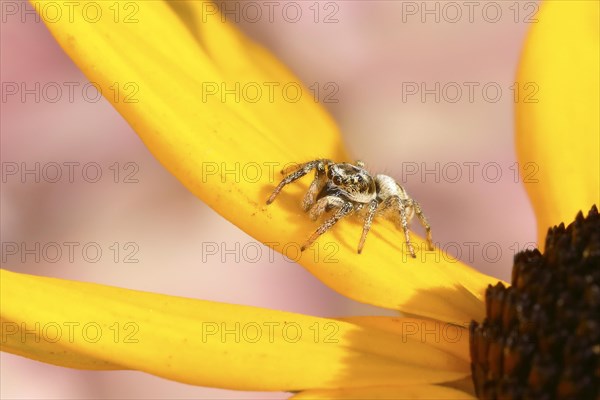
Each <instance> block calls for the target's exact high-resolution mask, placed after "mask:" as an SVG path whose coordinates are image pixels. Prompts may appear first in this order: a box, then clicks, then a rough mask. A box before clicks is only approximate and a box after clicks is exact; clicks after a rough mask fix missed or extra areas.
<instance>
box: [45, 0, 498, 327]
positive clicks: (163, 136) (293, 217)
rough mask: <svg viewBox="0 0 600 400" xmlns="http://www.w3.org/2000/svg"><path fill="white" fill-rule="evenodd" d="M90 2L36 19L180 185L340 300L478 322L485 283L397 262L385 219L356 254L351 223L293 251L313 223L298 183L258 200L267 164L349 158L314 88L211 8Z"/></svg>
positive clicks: (450, 269) (268, 175)
mask: <svg viewBox="0 0 600 400" xmlns="http://www.w3.org/2000/svg"><path fill="white" fill-rule="evenodd" d="M45 3H47V2H46V1H35V2H33V4H34V6H36V7H43V6H44V4H45ZM84 3H85V2H84ZM92 3H94V7H102V11H101V15H104V16H105V18H101V19H100V20H99V21H97V22H95V23H90V22H88V21H86V20H84V19H81V17H79V15H78V14H77V15H75V16H74V20H73V21H68V20H66V19H61V20H60V21H58V22H50V21H47V25H48V28H49V29H50V30H51V32H52V33H53V34H54V36H55V37H56V39H57V40H58V42H59V43H60V44H61V46H62V47H63V48H64V50H65V51H66V52H67V53H68V54H69V55H70V56H71V58H73V60H74V61H75V62H76V63H77V64H78V65H79V67H80V68H81V69H82V70H83V72H84V73H85V74H86V75H87V76H88V77H89V78H90V80H92V81H94V82H96V83H97V84H98V85H99V87H100V88H102V90H103V92H104V93H105V94H107V98H108V99H109V100H110V101H111V102H112V103H113V105H114V106H115V108H116V109H117V110H118V111H119V112H120V113H121V114H122V115H123V116H124V118H125V119H126V120H127V121H128V122H129V123H130V124H131V126H132V127H133V128H134V129H135V131H136V132H137V133H138V134H139V135H140V137H141V138H142V140H143V141H144V142H145V144H146V145H147V146H148V148H149V149H150V151H151V152H152V153H153V154H154V155H155V156H156V157H157V158H158V159H159V160H160V161H161V163H163V165H164V166H165V167H166V168H167V169H168V170H169V171H170V172H172V173H173V174H174V175H175V176H176V177H177V178H178V179H179V180H180V181H181V182H182V183H183V184H184V185H185V186H186V187H187V188H188V189H189V190H190V191H192V192H193V193H194V194H196V195H197V196H198V197H199V198H200V199H202V200H203V201H205V202H206V203H207V204H208V205H209V206H211V207H212V208H213V209H215V210H216V211H217V212H219V213H220V214H221V215H223V216H224V217H225V218H227V219H228V220H229V221H231V222H232V223H234V224H235V225H237V226H238V227H240V228H241V229H243V230H244V231H245V232H247V233H248V234H250V235H252V236H254V237H255V238H257V239H258V240H260V241H262V242H263V243H266V244H267V245H268V246H269V247H271V248H272V249H273V250H275V251H280V252H283V253H285V254H286V255H287V256H289V257H290V258H292V259H294V260H297V261H298V262H299V263H300V264H302V265H303V266H305V267H306V268H308V269H309V270H310V271H311V272H312V273H313V274H314V275H316V276H317V277H318V278H319V279H320V280H322V281H323V282H324V283H326V284H327V285H329V286H330V287H332V288H333V289H335V290H337V291H339V292H340V293H342V294H344V295H346V296H349V297H351V298H353V299H356V300H358V301H362V302H366V303H371V304H375V305H378V306H382V307H388V308H393V309H399V310H403V311H406V312H409V313H412V314H421V315H425V316H429V317H432V318H436V319H446V320H448V321H453V322H454V321H459V322H460V323H463V322H465V321H470V320H471V319H481V317H482V316H483V305H482V304H483V302H482V299H483V295H484V291H485V288H486V287H487V285H488V284H490V283H491V284H494V283H495V282H496V279H493V278H491V277H488V276H486V275H483V274H480V273H478V272H476V271H475V270H473V269H471V268H469V267H467V266H465V265H463V264H461V263H460V262H457V261H456V260H454V259H452V258H451V257H449V256H447V255H445V254H441V253H440V252H439V251H436V252H431V253H429V252H425V251H422V252H419V255H418V258H417V259H412V258H410V257H408V256H407V255H406V253H405V252H404V250H403V245H402V243H403V235H402V234H401V233H400V232H399V231H398V230H397V229H395V228H394V227H393V226H392V225H391V224H390V223H387V222H386V223H379V222H378V223H376V224H375V225H376V226H375V227H374V229H373V231H372V232H371V233H370V236H369V239H368V240H367V243H366V247H365V250H364V252H363V254H362V255H358V254H357V252H356V248H357V243H358V239H359V237H360V232H361V227H360V226H359V224H357V223H353V222H351V221H349V220H347V221H346V220H345V221H342V222H340V223H339V224H338V225H337V226H335V229H333V232H330V233H327V234H325V235H324V236H323V237H322V238H321V239H320V240H319V241H318V242H317V243H315V244H314V246H313V247H311V248H309V249H308V250H307V251H305V252H304V253H302V254H299V249H300V244H301V243H302V242H304V241H305V240H306V238H307V237H308V236H309V235H310V233H311V232H312V231H314V230H315V229H316V227H317V224H316V223H313V222H311V221H310V220H309V219H308V218H307V216H306V214H304V213H303V212H302V211H301V208H300V206H299V203H300V200H301V198H302V192H304V191H306V189H307V187H308V180H309V179H310V178H309V177H306V178H305V179H304V180H302V181H301V182H299V183H297V184H294V185H291V186H290V187H287V188H286V189H285V190H284V192H283V193H282V194H281V195H280V196H279V197H278V198H277V200H276V202H275V203H274V204H272V205H270V206H269V207H267V206H266V205H265V201H266V199H267V197H268V196H269V194H270V192H271V191H272V190H273V189H274V187H275V185H276V184H277V182H278V181H279V179H280V176H279V171H280V170H281V169H282V167H284V166H286V165H289V164H290V163H293V162H304V161H308V160H312V159H315V158H330V159H333V160H337V161H342V160H348V157H347V154H346V152H345V150H344V149H343V145H342V142H341V139H340V135H339V132H338V130H337V128H336V126H335V124H334V122H333V121H332V119H331V118H330V117H329V116H328V115H327V114H326V113H325V112H324V110H323V109H322V107H321V106H320V105H319V104H317V103H316V102H315V101H314V99H313V96H312V93H311V92H310V91H309V90H308V89H307V88H306V87H304V86H303V85H301V84H299V83H298V81H297V79H296V78H295V77H294V76H293V75H292V74H291V73H290V72H289V71H288V70H287V69H286V68H285V67H284V66H283V65H281V64H280V63H279V62H278V61H277V60H276V59H274V58H273V57H272V56H271V55H270V54H269V53H268V52H267V51H265V50H264V49H262V48H261V47H259V46H257V45H255V44H254V43H252V42H250V41H249V40H247V39H246V38H244V37H243V36H242V35H241V34H240V33H239V32H238V31H237V30H236V29H235V28H234V27H233V26H230V25H228V24H226V23H222V22H221V19H220V15H219V14H218V13H217V12H216V8H214V5H213V4H212V3H209V2H203V1H194V2H176V3H174V4H171V3H169V4H171V7H170V6H169V5H167V4H166V3H164V2H161V1H140V2H127V4H130V5H135V8H132V6H129V9H128V12H129V14H128V15H129V17H130V18H131V15H130V14H131V12H132V11H133V10H136V13H135V15H134V16H133V17H134V18H135V19H136V21H137V22H133V23H126V22H125V21H117V22H115V18H108V17H106V16H111V17H112V16H114V10H113V8H114V4H117V3H112V2H92ZM111 7H113V8H111ZM174 10H176V11H178V12H180V13H181V14H179V15H181V17H180V16H179V15H178V14H177V13H176V12H175V11H174ZM67 11H68V10H65V13H66V12H67ZM119 85H120V86H119ZM126 85H128V86H127V88H128V89H127V90H123V89H125V88H126ZM115 87H119V88H121V89H122V90H121V91H119V92H118V93H117V92H116V91H115ZM133 90H137V91H135V92H133ZM115 96H116V97H115ZM413 238H414V242H415V246H416V247H417V248H418V249H419V248H420V249H424V248H425V245H424V243H423V241H422V240H420V239H418V238H416V236H413ZM449 298H451V299H452V301H451V302H449V301H448V299H449Z"/></svg>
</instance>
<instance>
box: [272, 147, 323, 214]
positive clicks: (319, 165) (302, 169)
mask: <svg viewBox="0 0 600 400" xmlns="http://www.w3.org/2000/svg"><path fill="white" fill-rule="evenodd" d="M331 164H333V161H331V160H327V159H319V160H313V161H309V162H307V163H305V164H301V165H299V166H293V167H291V168H286V169H284V170H283V171H281V173H282V174H285V173H289V175H287V176H286V177H285V178H283V180H282V181H281V182H279V185H277V187H276V188H275V190H273V193H271V196H269V198H268V199H267V204H271V203H272V202H273V201H274V200H275V197H277V195H278V194H279V192H281V189H283V187H284V186H285V185H288V184H290V183H292V182H294V181H296V180H298V179H300V178H302V177H303V176H304V175H306V174H308V173H309V172H310V171H312V170H313V169H316V170H317V171H316V173H315V181H317V180H323V179H324V178H321V176H324V174H325V166H327V165H331ZM291 171H294V172H291ZM315 181H313V183H312V184H311V186H310V189H313V190H317V189H315V188H313V186H315ZM310 189H309V192H308V193H310ZM308 193H307V195H306V196H305V200H304V201H303V206H304V203H305V202H306V198H307V197H308ZM315 196H316V194H315ZM313 202H314V200H313ZM308 207H310V206H308ZM308 207H307V208H308Z"/></svg>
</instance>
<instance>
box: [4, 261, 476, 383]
mask: <svg viewBox="0 0 600 400" xmlns="http://www.w3.org/2000/svg"><path fill="white" fill-rule="evenodd" d="M0 282H1V302H2V309H1V313H2V350H3V351H8V352H11V353H15V354H20V355H24V356H27V357H31V358H35V359H37V360H40V361H44V362H50V363H53V364H58V365H64V366H69V367H78V368H92V369H112V368H119V369H135V370H140V371H145V372H148V373H151V374H154V375H158V376H161V377H164V378H167V379H171V380H176V381H179V382H184V383H189V384H195V385H201V386H210V387H221V388H230V389H239V390H264V391H268V390H275V391H280V390H288V391H289V390H301V389H304V388H323V389H335V388H350V387H361V386H385V385H392V384H405V385H417V384H432V383H440V382H448V381H453V380H458V379H461V378H464V377H465V376H467V375H468V374H469V364H468V362H466V361H465V360H464V359H462V358H461V357H456V356H454V355H452V354H451V352H448V351H443V350H441V349H440V348H438V347H436V346H432V345H430V344H429V343H428V342H429V341H430V340H433V339H432V338H429V339H428V340H420V339H416V340H415V339H411V340H402V337H400V336H399V335H397V334H395V333H390V332H386V331H385V330H383V329H379V328H377V327H376V328H371V327H369V326H368V324H362V325H359V324H354V323H351V322H344V321H336V320H331V319H326V318H316V317H311V316H305V315H300V314H294V313H288V312H281V311H273V310H266V309H261V308H255V307H247V306H238V305H230V304H222V303H214V302H208V301H200V300H192V299H185V298H180V297H173V296H165V295H160V294H154V293H145V292H138V291H133V290H126V289H120V288H115V287H109V286H103V285H97V284H92V283H83V282H74V281H66V280H61V279H53V278H46V277H36V276H32V275H24V274H17V273H13V272H9V271H5V270H0Z"/></svg>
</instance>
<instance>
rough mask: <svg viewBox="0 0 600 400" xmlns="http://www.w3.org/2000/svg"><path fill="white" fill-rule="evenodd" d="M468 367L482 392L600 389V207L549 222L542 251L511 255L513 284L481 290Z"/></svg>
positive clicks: (588, 394)
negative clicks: (481, 308)
mask: <svg viewBox="0 0 600 400" xmlns="http://www.w3.org/2000/svg"><path fill="white" fill-rule="evenodd" d="M470 333H471V343H470V347H471V349H470V350H471V369H472V374H473V382H474V384H475V391H476V393H477V396H478V397H479V398H481V399H520V398H536V399H555V398H569V399H571V398H573V399H575V398H576V399H584V398H585V399H596V398H598V396H600V215H599V214H598V209H597V208H596V206H593V207H592V209H591V210H590V212H589V214H588V216H587V217H586V218H584V217H583V214H582V213H581V212H579V214H578V215H577V217H576V219H575V221H574V222H573V223H571V224H570V225H569V226H568V227H566V228H565V226H564V224H562V223H561V224H560V225H559V226H555V227H554V228H550V229H549V230H548V234H547V236H546V250H545V251H544V254H542V253H540V252H539V251H538V250H537V249H535V250H529V251H525V252H521V253H519V254H517V255H516V256H515V261H514V267H513V273H512V286H510V287H508V288H506V287H504V285H503V284H501V283H498V284H497V285H496V286H493V287H492V286H491V285H490V286H489V287H488V289H487V292H486V318H485V319H484V321H483V322H482V323H481V324H479V323H477V322H475V321H473V322H471V327H470Z"/></svg>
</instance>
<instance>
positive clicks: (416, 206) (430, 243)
mask: <svg viewBox="0 0 600 400" xmlns="http://www.w3.org/2000/svg"><path fill="white" fill-rule="evenodd" d="M411 203H412V206H413V208H414V210H415V214H417V217H418V218H419V221H420V222H421V225H423V228H425V233H426V236H427V249H428V250H430V251H432V250H433V237H432V236H431V226H429V222H428V221H427V218H426V217H425V214H423V210H422V209H421V205H420V204H419V203H417V202H416V201H414V200H412V199H411Z"/></svg>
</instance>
